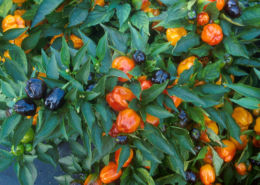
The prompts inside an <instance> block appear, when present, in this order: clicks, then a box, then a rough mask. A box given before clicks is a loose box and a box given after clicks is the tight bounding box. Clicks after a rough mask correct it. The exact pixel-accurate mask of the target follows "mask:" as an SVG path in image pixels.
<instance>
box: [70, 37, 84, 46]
mask: <svg viewBox="0 0 260 185" xmlns="http://www.w3.org/2000/svg"><path fill="white" fill-rule="evenodd" d="M70 39H71V40H72V42H73V44H74V48H75V49H80V48H81V47H82V46H83V45H84V43H83V41H82V39H80V38H78V37H77V36H76V35H73V34H71V35H70Z"/></svg>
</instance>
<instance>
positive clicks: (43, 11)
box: [31, 0, 63, 28]
mask: <svg viewBox="0 0 260 185" xmlns="http://www.w3.org/2000/svg"><path fill="white" fill-rule="evenodd" d="M62 2H63V0H44V1H43V2H42V3H41V4H40V7H39V8H38V10H37V12H36V15H35V17H34V19H33V21H32V26H31V27H32V28H33V27H34V26H36V25H37V24H38V23H39V22H41V21H42V20H43V19H44V18H45V15H48V14H50V13H51V12H52V11H53V10H55V9H56V8H57V7H58V6H59V5H60V4H61V3H62Z"/></svg>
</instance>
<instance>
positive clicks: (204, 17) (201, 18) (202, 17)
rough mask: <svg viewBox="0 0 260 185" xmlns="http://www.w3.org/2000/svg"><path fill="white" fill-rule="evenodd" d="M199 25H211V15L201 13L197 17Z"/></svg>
mask: <svg viewBox="0 0 260 185" xmlns="http://www.w3.org/2000/svg"><path fill="white" fill-rule="evenodd" d="M197 22H198V25H200V26H204V25H206V24H208V23H209V14H208V13H207V12H201V13H199V14H198V17H197Z"/></svg>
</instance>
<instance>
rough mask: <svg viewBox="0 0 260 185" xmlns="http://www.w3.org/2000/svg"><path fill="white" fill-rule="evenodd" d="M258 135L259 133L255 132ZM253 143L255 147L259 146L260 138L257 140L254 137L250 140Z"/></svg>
mask: <svg viewBox="0 0 260 185" xmlns="http://www.w3.org/2000/svg"><path fill="white" fill-rule="evenodd" d="M257 135H259V134H257ZM252 143H253V145H254V146H255V147H257V148H260V140H257V139H256V138H255V137H254V138H253V141H252Z"/></svg>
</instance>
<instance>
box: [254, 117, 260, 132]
mask: <svg viewBox="0 0 260 185" xmlns="http://www.w3.org/2000/svg"><path fill="white" fill-rule="evenodd" d="M254 130H255V132H257V133H260V117H258V118H257V119H256V121H255V127H254Z"/></svg>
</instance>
